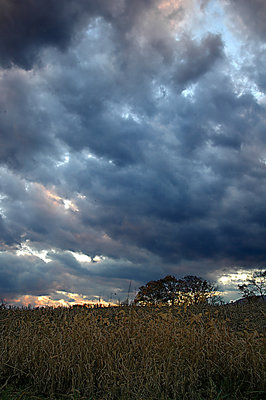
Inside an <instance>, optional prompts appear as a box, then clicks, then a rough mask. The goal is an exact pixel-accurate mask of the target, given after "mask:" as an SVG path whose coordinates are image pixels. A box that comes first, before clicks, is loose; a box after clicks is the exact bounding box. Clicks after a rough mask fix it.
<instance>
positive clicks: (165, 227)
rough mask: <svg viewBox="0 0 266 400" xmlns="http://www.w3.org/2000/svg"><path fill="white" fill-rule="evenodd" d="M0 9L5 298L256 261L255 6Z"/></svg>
mask: <svg viewBox="0 0 266 400" xmlns="http://www.w3.org/2000/svg"><path fill="white" fill-rule="evenodd" d="M0 9H1V10H2V11H1V15H0V65H1V69H0V165H1V167H0V168H1V173H0V214H1V218H0V239H1V242H0V243H1V244H0V246H1V247H0V250H1V253H0V281H1V287H0V295H1V296H2V297H6V298H10V299H11V298H12V299H15V298H16V297H17V298H18V297H19V296H25V295H31V296H53V298H57V296H58V292H64V291H65V292H66V293H76V294H77V293H78V294H80V295H85V296H87V297H88V298H90V297H91V298H92V297H93V296H96V295H101V296H103V298H105V300H108V299H110V296H111V293H114V292H119V290H120V291H121V293H120V295H121V297H123V296H126V294H127V288H128V285H129V281H130V280H131V281H132V282H133V285H132V287H136V288H137V287H138V286H140V285H141V284H143V283H146V282H147V281H148V280H150V279H158V278H160V277H162V276H163V275H166V274H169V273H171V274H175V275H176V276H184V275H185V274H186V273H194V274H197V275H203V276H204V277H207V278H208V277H210V278H213V277H218V276H220V275H221V274H222V271H223V269H224V268H225V269H226V268H229V269H230V268H231V269H233V268H241V267H245V268H255V267H258V266H261V265H263V264H264V261H265V256H266V252H265V240H266V228H265V224H266V212H265V198H266V189H265V188H266V185H265V183H266V182H265V181H266V136H265V106H266V101H265V94H264V91H265V82H266V74H265V69H264V62H263V60H264V58H265V55H264V51H263V49H264V48H265V43H264V37H265V35H264V33H265V32H264V28H263V27H264V24H263V15H264V14H265V11H266V10H265V7H264V5H263V2H261V1H259V0H258V1H254V2H252V3H251V2H248V1H244V0H239V1H234V2H233V1H232V2H231V1H229V0H228V1H223V0H220V1H218V0H217V1H216V2H206V1H202V2H200V3H199V2H196V1H193V0H191V1H186V2H185V1H181V0H180V1H169V2H163V1H159V0H157V1H155V0H146V1H143V0H142V1H134V2H132V1H127V0H124V1H123V0H121V1H120V0H113V1H108V2H105V1H97V2H94V1H90V0H86V1H84V2H83V1H78V2H77V1H62V2H60V4H59V3H58V2H56V1H54V0H50V1H49V2H47V1H41V2H38V7H37V6H36V2H34V1H30V0H27V1H25V2H17V1H15V0H12V1H6V0H0ZM247 15H249V16H250V15H252V16H253V17H252V23H251V24H249V23H248V22H247ZM257 16H258V18H257ZM256 21H257V22H256ZM240 32H241V35H240ZM243 49H245V51H243ZM81 254H83V255H87V256H88V257H89V258H87V260H86V261H84V259H85V258H83V261H82V258H81ZM83 257H84V256H83ZM88 260H89V261H88Z"/></svg>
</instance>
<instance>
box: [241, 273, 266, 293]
mask: <svg viewBox="0 0 266 400" xmlns="http://www.w3.org/2000/svg"><path fill="white" fill-rule="evenodd" d="M238 289H239V290H240V291H241V292H242V294H243V297H244V298H246V299H248V300H251V299H252V298H255V297H256V296H261V298H262V299H263V300H264V296H265V294H266V271H254V272H253V274H252V276H251V278H248V279H247V280H246V283H243V284H242V285H238Z"/></svg>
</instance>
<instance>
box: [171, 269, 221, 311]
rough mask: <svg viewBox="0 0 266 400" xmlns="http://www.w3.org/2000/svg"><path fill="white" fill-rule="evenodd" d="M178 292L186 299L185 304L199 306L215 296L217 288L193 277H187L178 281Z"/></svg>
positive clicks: (204, 280)
mask: <svg viewBox="0 0 266 400" xmlns="http://www.w3.org/2000/svg"><path fill="white" fill-rule="evenodd" d="M179 284H180V290H181V292H182V293H183V296H185V298H186V302H187V303H192V304H200V303H206V302H207V300H208V299H209V298H211V297H213V296H215V292H216V290H217V287H216V286H215V285H214V284H213V283H211V282H209V281H207V280H206V279H202V278H200V277H198V276H195V275H187V276H185V277H184V278H183V279H180V280H179Z"/></svg>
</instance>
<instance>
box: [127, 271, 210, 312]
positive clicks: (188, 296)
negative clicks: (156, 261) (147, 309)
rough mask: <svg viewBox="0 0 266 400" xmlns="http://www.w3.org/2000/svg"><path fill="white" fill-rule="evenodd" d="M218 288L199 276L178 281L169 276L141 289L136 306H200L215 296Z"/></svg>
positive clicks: (190, 276) (151, 282) (135, 301)
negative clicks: (160, 304)
mask: <svg viewBox="0 0 266 400" xmlns="http://www.w3.org/2000/svg"><path fill="white" fill-rule="evenodd" d="M215 290H216V287H215V286H214V285H213V284H212V283H210V282H208V281H206V280H204V279H202V278H200V277H197V276H193V275H188V276H185V277H184V278H183V279H178V280H177V279H176V278H175V277H174V276H171V275H167V276H166V277H165V278H163V279H159V280H158V281H150V282H148V283H147V284H146V285H145V286H141V287H140V288H139V292H138V293H137V295H136V297H135V300H134V303H135V304H155V305H156V304H159V303H162V304H172V305H174V304H177V305H181V304H185V303H186V304H199V303H203V302H207V299H208V298H210V297H212V296H214V295H215Z"/></svg>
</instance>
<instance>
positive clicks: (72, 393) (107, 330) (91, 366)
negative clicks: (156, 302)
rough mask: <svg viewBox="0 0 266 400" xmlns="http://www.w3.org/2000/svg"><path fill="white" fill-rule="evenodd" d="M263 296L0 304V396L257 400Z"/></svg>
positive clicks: (261, 377)
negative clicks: (131, 303) (228, 301)
mask: <svg viewBox="0 0 266 400" xmlns="http://www.w3.org/2000/svg"><path fill="white" fill-rule="evenodd" d="M265 316H266V305H265V304H256V305H252V304H251V305H250V304H244V305H227V306H219V307H215V306H197V307H196V306H194V307H188V308H187V309H185V308H184V309H180V308H171V307H144V308H141V307H114V308H98V309H81V308H76V309H68V308H57V309H52V308H44V309H39V310H22V309H1V310H0V388H1V390H0V392H1V395H0V398H1V399H15V398H16V399H31V398H32V399H33V398H34V399H36V398H53V397H57V398H60V399H63V398H64V399H66V398H72V399H74V398H75V399H77V398H84V399H91V400H94V399H95V400H97V399H106V400H107V399H110V400H112V399H115V400H118V399H126V400H131V399H132V400H174V399H180V400H186V399H188V400H191V399H193V400H208V399H209V400H216V399H217V400H218V399H239V400H240V399H241V400H245V399H263V398H264V396H265V394H266V392H265V386H264V382H265V378H266V376H265V375H266V374H265V371H266V363H265V331H264V329H265V326H263V324H265Z"/></svg>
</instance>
